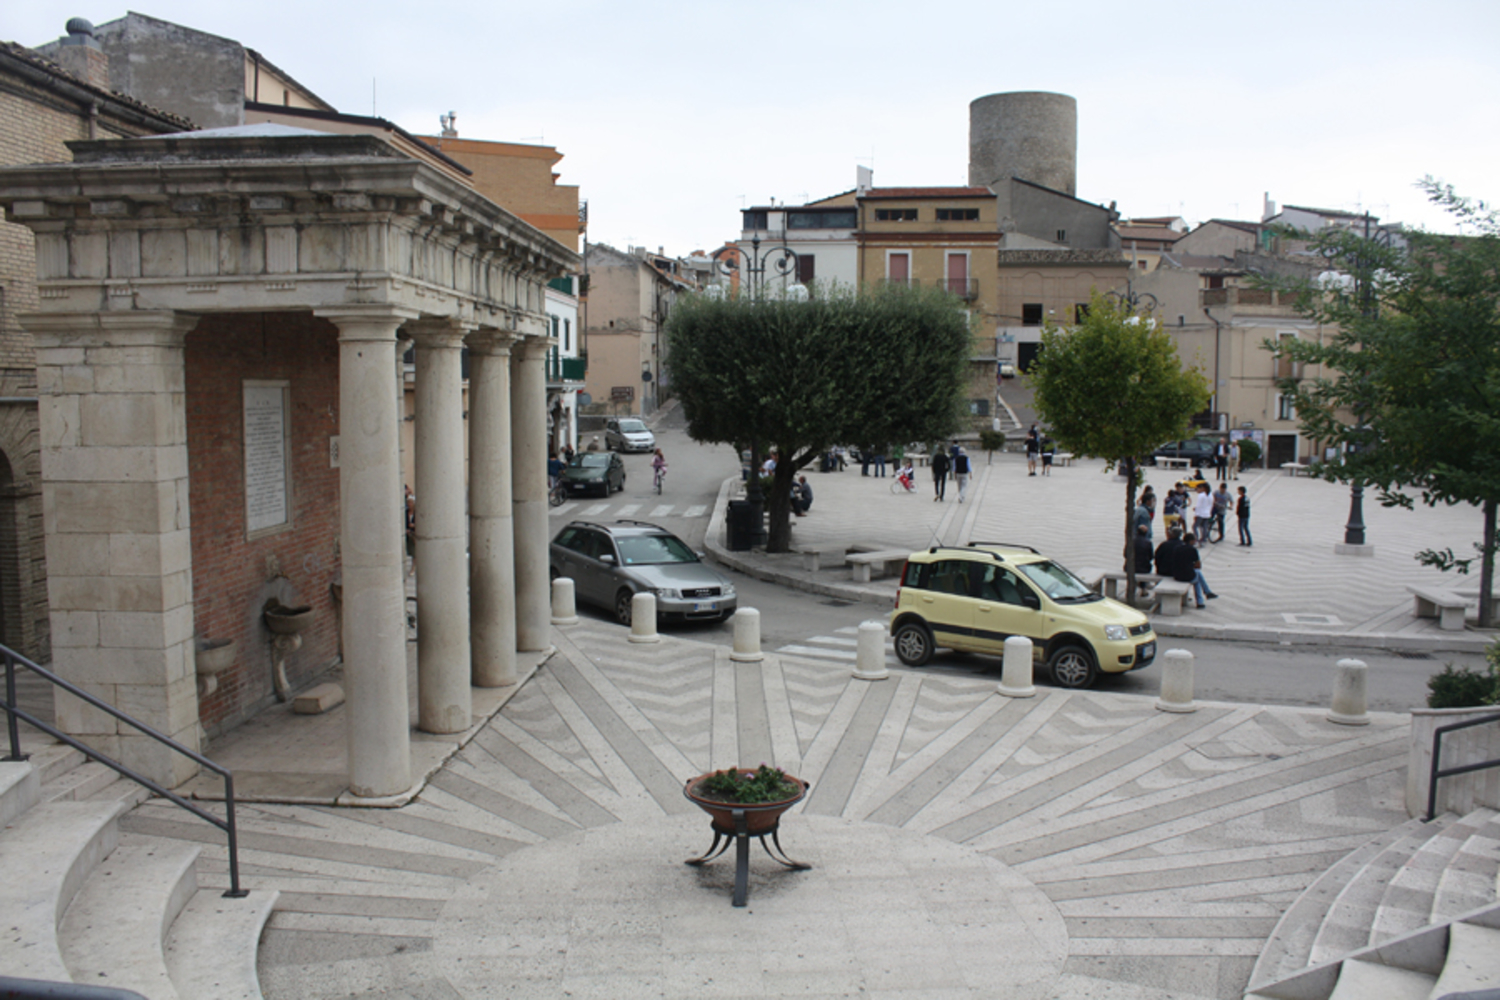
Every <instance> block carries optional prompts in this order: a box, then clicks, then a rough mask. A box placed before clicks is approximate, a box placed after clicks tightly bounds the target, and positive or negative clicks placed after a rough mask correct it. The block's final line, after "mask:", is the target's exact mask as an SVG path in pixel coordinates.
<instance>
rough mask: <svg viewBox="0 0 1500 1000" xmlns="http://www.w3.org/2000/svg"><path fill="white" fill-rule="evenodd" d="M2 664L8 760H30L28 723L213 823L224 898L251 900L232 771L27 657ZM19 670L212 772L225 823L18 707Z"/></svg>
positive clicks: (8, 654) (0, 649)
mask: <svg viewBox="0 0 1500 1000" xmlns="http://www.w3.org/2000/svg"><path fill="white" fill-rule="evenodd" d="M0 658H3V659H4V661H5V701H4V708H5V714H6V725H7V728H8V729H9V730H10V756H9V757H6V758H4V759H5V760H13V761H14V760H25V759H26V757H27V755H26V754H23V753H22V752H21V731H20V726H19V725H18V723H19V722H26V723H28V724H30V725H32V726H35V727H36V728H37V729H40V730H41V731H42V732H44V733H46V734H47V735H49V736H51V737H52V738H53V739H57V740H62V741H63V742H64V743H66V744H67V745H68V746H70V747H72V748H73V749H74V750H77V751H79V752H80V753H82V754H84V755H86V756H88V757H89V758H91V759H93V760H97V761H98V762H99V763H101V764H103V765H104V766H105V767H108V768H112V769H113V770H114V771H115V772H117V773H118V774H121V775H123V776H124V777H126V778H129V779H130V780H131V781H134V782H135V783H136V784H138V785H143V786H145V787H146V788H149V789H150V790H151V791H152V792H154V793H156V794H157V795H160V796H161V797H162V798H165V799H171V800H172V801H173V802H175V803H177V804H178V805H179V806H181V807H182V808H184V809H186V810H187V811H188V812H190V813H192V814H193V815H194V816H197V817H198V818H199V819H201V820H203V821H204V822H206V823H211V824H213V825H214V826H216V827H218V828H219V829H220V830H222V831H224V835H225V836H226V837H227V838H228V839H229V891H228V892H226V893H224V895H225V896H228V897H230V898H233V899H240V898H242V897H244V896H247V895H249V893H248V892H247V891H246V890H244V889H241V888H240V860H239V842H238V839H237V837H236V835H235V827H234V775H233V774H231V773H230V771H229V769H228V768H226V767H221V766H219V765H218V764H215V763H214V762H213V761H211V760H209V759H208V758H207V757H205V756H203V755H202V754H200V753H198V752H197V751H196V750H189V749H188V748H187V747H185V746H183V745H182V744H181V743H178V742H177V741H176V740H174V739H172V738H171V737H170V736H167V735H165V734H163V733H159V732H157V731H156V730H155V729H152V728H151V727H150V726H148V725H146V724H145V723H144V722H140V721H138V720H136V719H133V718H131V717H130V716H128V715H126V714H125V713H124V712H122V711H120V710H119V709H118V708H115V706H113V705H111V704H109V703H108V702H105V701H101V700H100V699H98V698H96V697H94V696H93V695H91V694H89V693H88V692H87V691H85V690H83V689H82V688H80V687H78V686H77V685H74V684H70V683H68V682H67V681H65V680H63V679H62V678H61V677H59V676H57V675H56V674H54V673H53V672H52V671H50V670H48V669H46V668H45V667H40V666H37V665H36V664H35V663H32V662H31V661H30V660H28V659H27V658H26V657H24V656H22V655H21V654H20V653H17V652H15V651H14V650H11V649H7V648H6V647H5V646H0ZM17 665H19V666H23V667H25V668H26V669H28V670H30V671H31V672H32V673H34V674H36V675H37V676H38V677H41V678H42V679H43V680H46V681H48V682H49V683H51V684H52V685H53V686H54V687H60V688H62V689H63V690H64V691H66V692H68V693H69V694H71V695H72V696H73V697H75V698H80V699H82V700H83V701H86V702H88V703H89V704H90V705H92V706H94V707H95V708H97V709H99V711H101V712H104V713H105V714H107V715H110V716H113V717H114V718H115V719H117V720H119V721H120V722H123V723H125V724H126V725H127V726H130V727H132V728H134V729H136V730H138V731H140V732H142V733H144V734H146V735H147V736H149V737H151V738H152V739H153V740H156V742H158V743H160V744H162V745H163V746H165V747H167V748H168V749H171V750H175V751H176V752H177V753H180V754H182V755H183V756H184V757H188V758H189V759H191V760H193V761H194V762H195V763H197V765H198V766H199V767H202V768H204V769H206V770H209V771H212V772H213V773H214V774H217V775H219V776H220V777H222V778H223V779H224V818H223V819H220V818H219V817H218V816H215V815H214V814H213V813H211V812H209V811H208V810H206V809H203V808H201V807H200V806H198V805H197V804H196V803H194V802H190V801H188V800H187V799H185V798H183V797H182V796H181V795H178V794H177V793H176V792H173V791H170V790H168V789H166V788H163V787H162V786H161V785H159V784H157V783H156V782H155V781H152V780H151V779H150V778H148V777H146V776H145V775H143V774H138V773H137V772H135V771H134V770H132V769H130V768H128V767H126V766H125V765H124V764H121V763H120V762H119V761H117V760H113V759H111V758H109V757H107V756H105V755H104V754H102V753H100V752H99V751H98V750H95V749H94V748H93V747H91V746H88V745H86V744H84V743H81V742H79V741H78V740H76V739H74V738H73V737H72V736H69V735H68V734H67V733H65V732H63V731H62V730H60V729H58V728H56V727H55V726H53V725H51V724H49V723H47V722H44V721H42V720H41V719H38V718H37V717H36V716H34V715H32V714H31V713H30V712H28V711H26V710H25V709H24V708H22V707H21V706H20V704H19V703H18V701H17V699H16V667H17Z"/></svg>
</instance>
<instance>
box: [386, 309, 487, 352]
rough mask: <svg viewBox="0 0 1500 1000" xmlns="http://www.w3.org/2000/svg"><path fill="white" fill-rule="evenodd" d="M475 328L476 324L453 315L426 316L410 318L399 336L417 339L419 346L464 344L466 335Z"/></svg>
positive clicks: (453, 346) (457, 346) (454, 345)
mask: <svg viewBox="0 0 1500 1000" xmlns="http://www.w3.org/2000/svg"><path fill="white" fill-rule="evenodd" d="M474 328H475V324H473V323H470V322H466V321H464V320H461V319H458V318H456V317H451V316H441V317H437V316H424V317H422V318H420V319H414V320H408V321H407V322H406V323H405V325H403V326H402V327H401V332H400V333H399V334H398V336H399V337H400V338H401V339H402V340H412V341H415V342H416V344H417V346H418V347H424V348H426V347H439V348H441V347H451V348H453V349H454V350H458V349H459V348H461V347H463V346H464V337H465V336H466V335H467V334H468V333H469V332H470V331H472V330H473V329H474Z"/></svg>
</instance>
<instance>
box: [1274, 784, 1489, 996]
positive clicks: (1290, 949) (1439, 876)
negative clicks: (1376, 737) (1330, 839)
mask: <svg viewBox="0 0 1500 1000" xmlns="http://www.w3.org/2000/svg"><path fill="white" fill-rule="evenodd" d="M1480 989H1500V815H1497V814H1496V812H1495V811H1494V810H1491V809H1479V810H1476V811H1474V812H1472V813H1469V814H1468V815H1467V816H1463V817H1459V816H1454V815H1451V814H1448V815H1444V816H1440V817H1438V818H1437V819H1435V820H1434V821H1433V822H1431V823H1423V822H1421V821H1420V820H1411V821H1410V822H1407V823H1405V824H1403V825H1401V826H1399V827H1397V828H1396V829H1394V830H1391V831H1389V832H1387V833H1385V834H1382V835H1380V836H1378V837H1375V838H1374V839H1372V840H1370V841H1369V842H1368V843H1366V844H1364V845H1363V846H1361V847H1359V848H1358V849H1356V850H1355V851H1353V852H1352V853H1350V854H1349V855H1348V857H1346V858H1344V859H1343V860H1342V861H1340V862H1339V863H1338V864H1336V865H1334V866H1333V867H1332V868H1330V869H1329V870H1328V871H1326V872H1324V873H1323V874H1322V875H1321V876H1319V877H1318V878H1317V880H1315V881H1314V882H1313V883H1312V885H1310V886H1309V887H1308V888H1307V890H1306V891H1304V892H1303V893H1302V895H1301V896H1300V897H1299V898H1298V899H1297V901H1296V902H1295V903H1293V904H1292V906H1291V908H1290V909H1288V910H1287V912H1286V913H1285V914H1284V915H1283V916H1282V918H1281V921H1280V922H1279V923H1278V924H1277V925H1276V929H1275V930H1274V931H1273V932H1272V934H1271V937H1270V938H1269V939H1268V940H1267V942H1266V946H1265V948H1264V949H1263V950H1262V952H1261V955H1260V958H1259V960H1258V961H1257V962H1256V964H1255V970H1254V972H1253V973H1252V974H1251V976H1250V991H1249V992H1248V993H1247V994H1246V996H1247V997H1248V998H1253V1000H1368V998H1374V997H1380V998H1392V1000H1404V998H1408V997H1410V998H1413V1000H1437V998H1439V997H1443V996H1446V995H1448V994H1451V993H1458V992H1462V991H1467V990H1480Z"/></svg>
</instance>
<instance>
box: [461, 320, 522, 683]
mask: <svg viewBox="0 0 1500 1000" xmlns="http://www.w3.org/2000/svg"><path fill="white" fill-rule="evenodd" d="M514 339H515V338H514V337H513V336H512V335H511V334H508V333H503V332H501V331H499V330H480V331H478V332H477V333H471V334H470V335H469V338H468V344H469V629H470V643H471V645H472V647H473V648H472V653H471V656H472V663H473V666H472V679H473V683H474V684H475V685H476V686H477V687H487V688H488V687H504V686H505V685H508V684H514V683H515V682H516V535H515V519H514V516H513V511H512V510H511V457H510V347H511V343H512V342H513V341H514Z"/></svg>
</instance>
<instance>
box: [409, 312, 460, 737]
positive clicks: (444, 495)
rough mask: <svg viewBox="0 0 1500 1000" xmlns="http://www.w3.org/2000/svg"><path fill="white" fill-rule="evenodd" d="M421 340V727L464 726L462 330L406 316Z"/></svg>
mask: <svg viewBox="0 0 1500 1000" xmlns="http://www.w3.org/2000/svg"><path fill="white" fill-rule="evenodd" d="M402 332H403V334H405V335H407V336H410V337H412V338H413V339H415V341H416V344H417V400H416V403H417V412H416V418H417V419H416V446H415V452H416V454H415V456H414V457H415V458H416V465H417V470H416V476H417V485H416V491H417V728H419V729H421V730H422V731H423V732H428V733H461V732H463V731H464V730H465V729H468V728H469V726H470V724H471V723H472V720H473V708H472V702H471V699H470V697H469V574H468V569H469V567H468V558H467V554H466V548H467V546H468V541H469V540H468V531H467V530H466V525H465V523H464V491H463V488H462V487H463V481H464V412H463V409H464V401H463V371H462V367H461V365H460V363H459V357H460V352H461V351H462V349H463V342H464V330H463V328H462V327H461V326H460V325H459V324H458V323H457V322H455V321H453V320H430V321H428V320H419V321H416V322H413V323H408V324H406V326H405V327H404V328H403V330H402Z"/></svg>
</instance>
